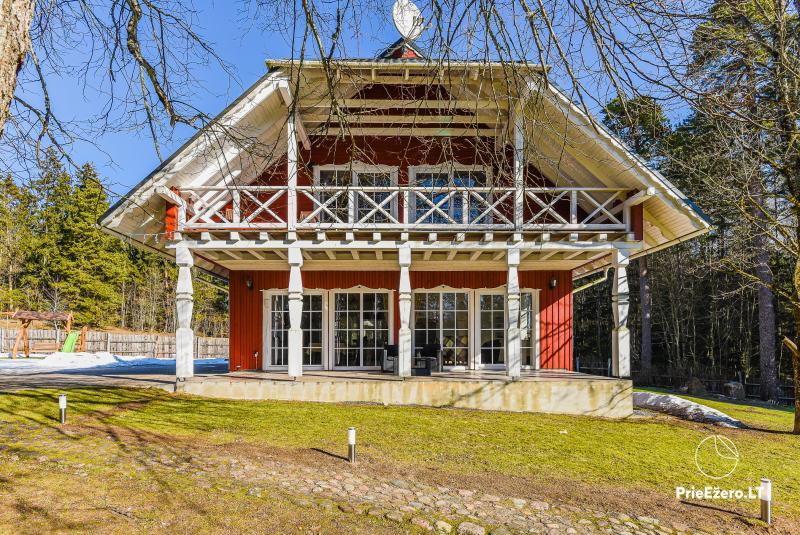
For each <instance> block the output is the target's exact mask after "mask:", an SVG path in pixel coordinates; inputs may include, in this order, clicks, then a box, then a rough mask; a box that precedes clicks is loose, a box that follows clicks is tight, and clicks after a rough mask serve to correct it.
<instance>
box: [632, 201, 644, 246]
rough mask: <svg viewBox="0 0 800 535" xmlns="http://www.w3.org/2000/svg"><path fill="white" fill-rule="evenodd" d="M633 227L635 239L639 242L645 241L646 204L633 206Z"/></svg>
mask: <svg viewBox="0 0 800 535" xmlns="http://www.w3.org/2000/svg"><path fill="white" fill-rule="evenodd" d="M631 227H632V228H633V237H634V238H635V239H637V240H643V239H644V204H637V205H635V206H631Z"/></svg>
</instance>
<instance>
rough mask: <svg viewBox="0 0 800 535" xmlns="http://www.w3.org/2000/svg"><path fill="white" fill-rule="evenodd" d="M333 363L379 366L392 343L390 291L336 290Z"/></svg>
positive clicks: (369, 366) (336, 364)
mask: <svg viewBox="0 0 800 535" xmlns="http://www.w3.org/2000/svg"><path fill="white" fill-rule="evenodd" d="M332 296H333V297H332V299H333V306H332V308H333V366H334V367H335V368H378V367H380V365H381V359H382V358H383V351H384V345H386V344H388V343H389V327H390V321H389V320H390V317H389V316H390V306H389V302H390V299H389V292H381V291H375V292H358V291H347V292H333V294H332Z"/></svg>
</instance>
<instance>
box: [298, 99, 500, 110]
mask: <svg viewBox="0 0 800 535" xmlns="http://www.w3.org/2000/svg"><path fill="white" fill-rule="evenodd" d="M338 104H339V106H340V107H342V108H353V109H364V108H369V109H375V110H400V109H415V108H416V109H421V110H435V109H445V110H466V111H472V110H497V109H499V110H503V109H507V108H508V105H507V104H506V103H504V102H502V101H496V100H491V99H480V100H427V99H426V100H423V99H416V100H397V99H391V98H388V99H361V98H346V99H340V100H339V102H338ZM330 107H331V102H330V100H320V101H318V102H315V103H311V104H310V105H309V106H303V109H304V110H305V109H313V108H330Z"/></svg>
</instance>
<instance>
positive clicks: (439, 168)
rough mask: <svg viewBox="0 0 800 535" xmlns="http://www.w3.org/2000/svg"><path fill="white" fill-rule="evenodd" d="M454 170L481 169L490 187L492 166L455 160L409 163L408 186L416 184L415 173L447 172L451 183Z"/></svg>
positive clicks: (487, 185)
mask: <svg viewBox="0 0 800 535" xmlns="http://www.w3.org/2000/svg"><path fill="white" fill-rule="evenodd" d="M454 171H483V172H484V173H485V174H486V187H491V185H492V180H493V176H492V168H491V167H489V166H488V165H480V164H475V165H468V164H463V163H458V162H455V161H449V162H445V163H442V164H440V165H409V166H408V183H409V185H410V186H416V185H417V173H447V174H448V176H449V180H450V182H451V183H452V181H453V172H454Z"/></svg>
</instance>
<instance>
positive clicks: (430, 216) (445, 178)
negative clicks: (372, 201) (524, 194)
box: [411, 166, 492, 225]
mask: <svg viewBox="0 0 800 535" xmlns="http://www.w3.org/2000/svg"><path fill="white" fill-rule="evenodd" d="M411 173H412V176H413V183H414V186H416V187H418V188H425V189H430V190H431V191H429V192H426V191H418V192H416V193H415V194H414V196H413V197H412V198H413V201H412V206H413V213H414V221H415V222H416V223H421V224H434V225H441V224H463V223H478V224H490V223H491V222H492V221H491V214H486V215H484V216H483V217H481V214H482V213H483V212H484V210H485V206H484V204H485V202H484V201H481V200H480V199H476V198H475V195H479V196H480V198H481V199H484V200H488V199H489V193H488V192H477V193H470V194H469V195H465V194H464V190H463V189H462V190H460V191H459V190H453V189H451V188H479V187H487V186H488V185H489V182H488V179H487V173H486V171H485V170H483V169H477V168H472V167H458V166H457V167H456V168H453V169H451V170H449V171H444V170H440V171H434V170H430V169H427V168H417V169H414V168H412V169H411ZM431 203H432V204H431ZM465 204H466V210H467V212H466V213H465V207H464V206H465ZM434 206H436V208H434Z"/></svg>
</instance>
